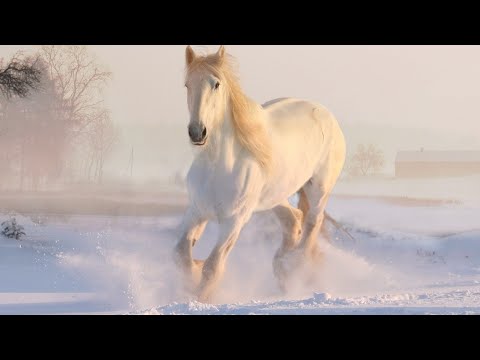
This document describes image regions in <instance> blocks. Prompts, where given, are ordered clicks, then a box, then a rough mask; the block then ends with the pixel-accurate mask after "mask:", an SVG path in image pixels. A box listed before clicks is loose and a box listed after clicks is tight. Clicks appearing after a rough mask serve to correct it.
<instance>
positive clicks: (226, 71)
mask: <svg viewBox="0 0 480 360" xmlns="http://www.w3.org/2000/svg"><path fill="white" fill-rule="evenodd" d="M198 68H203V69H205V70H207V71H209V72H210V73H212V74H213V75H215V76H217V77H218V78H220V79H222V78H223V79H225V81H226V83H227V86H228V89H229V93H230V109H231V111H232V123H233V128H234V133H235V135H236V137H237V139H238V141H239V142H240V144H241V145H242V146H243V147H244V148H246V149H247V150H248V151H249V152H250V153H251V154H252V155H253V156H254V157H255V158H256V160H257V161H258V162H259V163H260V165H261V166H262V168H264V169H266V170H267V171H268V169H269V168H270V163H271V159H272V154H271V152H272V149H271V145H270V138H269V136H268V133H267V129H266V128H265V124H264V123H263V122H262V119H261V118H259V116H258V115H259V112H260V111H261V107H259V106H258V104H256V103H255V102H253V101H252V100H250V99H249V98H248V97H247V96H246V95H245V94H244V93H243V91H242V88H241V86H240V82H239V79H238V76H237V74H236V72H235V71H234V59H233V57H232V56H230V55H228V54H225V55H224V56H223V57H222V58H219V57H218V55H217V54H210V55H197V56H196V57H195V59H194V60H193V62H192V63H191V64H190V65H189V66H187V69H186V72H187V75H188V74H189V73H190V72H192V71H194V70H195V69H198Z"/></svg>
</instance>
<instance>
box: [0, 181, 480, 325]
mask: <svg viewBox="0 0 480 360" xmlns="http://www.w3.org/2000/svg"><path fill="white" fill-rule="evenodd" d="M465 181H466V183H469V182H471V181H472V180H471V179H466V180H465ZM378 184H380V182H379V183H378ZM378 184H377V185H378ZM403 184H404V183H403ZM477 184H478V183H477ZM339 185H340V189H337V191H336V194H337V195H336V196H332V198H331V200H330V204H329V207H328V211H329V213H330V214H331V215H332V216H333V217H334V218H335V219H336V220H337V221H339V222H341V223H342V224H343V225H344V226H345V228H346V229H347V230H348V231H349V232H350V233H351V234H352V235H353V237H354V238H355V241H352V240H350V239H348V238H347V237H346V236H344V234H342V232H340V231H335V232H334V233H333V235H334V239H333V241H332V242H331V243H330V244H329V243H327V242H326V241H325V240H324V239H319V242H320V244H321V247H322V249H323V251H324V253H325V256H324V262H323V263H322V264H321V265H320V266H319V267H318V269H316V273H315V277H314V280H313V281H312V282H311V283H309V284H305V283H304V282H303V281H301V280H302V279H301V278H300V277H299V278H298V279H296V278H295V277H294V279H296V280H298V281H296V280H295V281H293V282H292V284H291V286H290V288H289V291H288V292H287V293H286V294H284V293H281V292H280V291H279V290H278V288H277V286H276V284H275V280H274V277H273V273H272V266H271V261H272V257H273V254H274V252H275V250H276V248H277V247H278V245H279V243H280V238H281V234H280V231H279V228H278V224H277V223H276V220H275V218H274V217H273V215H272V214H271V213H268V212H266V213H261V214H256V215H255V216H254V217H253V218H252V220H251V222H250V223H248V224H247V226H246V227H245V229H244V231H243V232H242V234H241V237H240V239H239V241H238V242H237V245H236V247H235V248H234V250H233V251H232V254H231V256H230V258H229V260H228V263H227V272H226V274H225V277H224V280H223V281H222V284H221V286H220V289H219V291H218V294H217V296H216V298H214V299H213V303H212V304H202V303H199V302H196V301H195V300H194V299H192V298H190V297H188V295H186V294H184V293H182V288H181V285H180V283H179V281H178V278H177V274H176V271H175V267H174V265H173V263H172V261H171V251H172V249H173V246H174V244H175V242H176V240H177V234H178V225H179V223H180V221H181V214H180V213H178V212H172V213H171V214H169V215H161V216H151V217H147V216H142V217H134V216H98V215H96V216H93V215H92V216H89V215H71V216H59V215H45V216H42V217H41V218H38V217H33V216H32V218H30V217H28V216H22V215H16V219H17V221H18V223H19V224H21V225H23V226H24V227H25V233H26V235H25V236H24V237H22V239H21V240H16V239H10V238H6V237H2V236H0V314H35V313H40V314H52V313H55V314H58V313H60V314H72V313H74V314H77V313H80V314H86V313H88V314H146V315H149V314H480V246H479V241H480V222H479V219H480V202H476V201H473V200H472V199H470V200H472V201H469V202H463V201H454V202H442V201H439V202H434V203H430V202H422V201H418V202H405V201H401V200H402V199H401V198H399V199H397V201H396V200H395V198H393V197H391V196H394V195H398V193H395V191H394V190H392V189H394V187H390V190H391V191H390V193H389V194H387V192H386V190H387V186H386V185H382V184H380V187H382V186H383V189H384V190H385V193H384V194H382V195H388V196H390V197H389V198H385V197H383V196H378V187H377V186H376V184H375V183H374V184H373V185H372V184H370V185H369V186H367V184H366V183H365V184H360V185H361V186H362V187H363V189H362V192H361V193H363V194H364V195H365V194H370V195H371V196H360V192H358V193H357V194H356V196H346V195H345V194H346V193H348V192H350V193H352V192H354V190H355V189H356V186H357V188H358V187H360V186H359V184H350V186H349V187H347V186H346V185H345V184H339ZM347 185H348V184H347ZM342 186H343V189H344V190H345V189H346V190H348V191H339V190H342ZM367 187H368V189H367ZM352 189H353V190H352ZM437 189H438V188H437ZM367 190H369V191H367ZM376 191H377V194H376V193H375V192H376ZM435 191H437V190H436V187H435V185H434V184H433V185H432V186H431V187H430V193H426V192H425V193H424V194H423V195H424V198H433V195H435V194H434V193H435ZM342 193H343V195H342ZM439 199H442V197H439ZM454 199H455V198H454ZM169 201H170V202H171V197H170V198H169ZM8 218H9V216H8V215H7V214H0V221H4V220H6V219H8ZM217 231H218V228H217V226H216V225H215V224H209V225H208V227H207V229H206V232H205V235H204V237H202V239H201V240H200V241H199V242H198V244H197V246H196V247H195V249H194V256H195V257H197V258H202V257H205V256H206V255H207V254H208V253H209V251H210V249H211V248H212V246H213V244H214V242H215V235H216V234H217Z"/></svg>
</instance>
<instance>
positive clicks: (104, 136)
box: [86, 110, 119, 184]
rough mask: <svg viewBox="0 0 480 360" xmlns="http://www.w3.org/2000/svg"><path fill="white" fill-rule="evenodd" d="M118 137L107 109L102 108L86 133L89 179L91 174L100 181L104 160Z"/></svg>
mask: <svg viewBox="0 0 480 360" xmlns="http://www.w3.org/2000/svg"><path fill="white" fill-rule="evenodd" d="M118 138H119V133H118V129H117V128H116V127H115V126H114V124H113V122H112V120H111V118H110V115H109V113H108V111H106V110H104V111H103V112H102V113H101V115H100V116H99V118H98V119H97V121H95V123H94V125H93V126H92V128H91V131H90V133H89V135H88V146H89V157H88V159H87V163H86V172H87V178H89V179H90V178H91V177H92V176H93V178H94V179H95V181H97V182H98V183H99V184H100V183H102V180H103V168H104V165H105V160H106V158H107V156H108V154H109V153H110V151H111V150H112V148H113V145H115V143H116V142H117V140H118Z"/></svg>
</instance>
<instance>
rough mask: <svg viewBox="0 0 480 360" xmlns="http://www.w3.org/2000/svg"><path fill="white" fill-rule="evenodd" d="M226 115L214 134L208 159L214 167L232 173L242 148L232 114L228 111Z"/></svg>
mask: <svg viewBox="0 0 480 360" xmlns="http://www.w3.org/2000/svg"><path fill="white" fill-rule="evenodd" d="M225 114H226V115H225V118H224V119H223V122H222V124H221V125H220V126H219V127H218V128H217V129H216V130H215V133H214V134H212V139H211V140H212V141H211V143H210V144H209V149H208V159H209V160H210V162H211V163H212V165H213V166H215V167H221V168H223V169H225V170H226V171H230V170H232V168H233V167H234V165H235V162H236V161H237V160H238V157H239V154H240V151H241V146H240V144H239V142H238V140H237V138H236V136H235V130H234V128H233V124H232V119H231V116H232V113H231V111H230V110H229V109H228V110H227V111H226V113H225Z"/></svg>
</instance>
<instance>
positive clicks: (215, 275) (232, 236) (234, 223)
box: [197, 215, 250, 302]
mask: <svg viewBox="0 0 480 360" xmlns="http://www.w3.org/2000/svg"><path fill="white" fill-rule="evenodd" d="M249 218H250V216H244V215H243V216H236V217H232V218H229V219H225V220H223V221H221V222H220V233H219V240H218V242H217V244H216V246H215V247H214V249H213V250H212V252H211V253H210V255H209V256H208V258H207V259H206V260H205V263H204V265H203V269H202V279H201V282H200V285H199V287H198V290H197V295H198V300H199V301H202V302H208V301H210V299H211V296H212V295H213V292H214V291H215V290H216V288H217V286H218V283H219V281H220V280H221V278H222V275H223V273H224V271H225V263H226V261H227V257H228V254H229V253H230V251H231V250H232V248H233V246H234V245H235V243H236V241H237V240H238V236H239V235H240V231H241V230H242V228H243V226H244V225H245V223H246V222H247V221H248V219H249Z"/></svg>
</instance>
